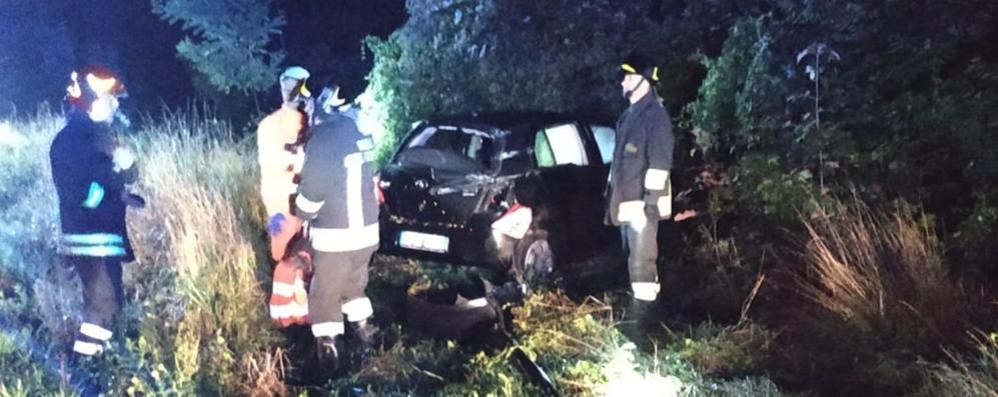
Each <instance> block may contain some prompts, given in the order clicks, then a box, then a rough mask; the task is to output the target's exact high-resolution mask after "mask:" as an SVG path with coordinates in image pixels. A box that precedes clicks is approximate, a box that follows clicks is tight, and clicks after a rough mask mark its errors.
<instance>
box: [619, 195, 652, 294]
mask: <svg viewBox="0 0 998 397" xmlns="http://www.w3.org/2000/svg"><path fill="white" fill-rule="evenodd" d="M645 217H646V219H647V220H648V221H647V222H645V223H644V226H643V227H641V228H640V229H638V228H635V227H634V226H635V225H634V223H625V224H623V225H621V226H620V234H621V238H622V239H623V241H622V242H623V246H624V255H627V269H628V273H629V274H630V276H631V282H632V283H657V282H658V270H657V267H656V264H655V260H656V259H658V240H657V239H658V218H657V209H655V207H652V206H647V207H645Z"/></svg>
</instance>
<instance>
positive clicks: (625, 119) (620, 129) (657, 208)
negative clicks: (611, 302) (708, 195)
mask: <svg viewBox="0 0 998 397" xmlns="http://www.w3.org/2000/svg"><path fill="white" fill-rule="evenodd" d="M621 72H622V79H621V83H620V85H621V88H622V91H623V96H624V98H625V99H627V100H628V101H629V102H630V106H629V107H628V108H627V110H626V111H624V113H623V114H622V115H621V116H620V120H619V121H618V122H617V136H616V146H615V148H614V153H613V163H612V165H611V169H610V181H609V186H608V192H609V200H608V203H609V208H608V211H607V212H608V213H607V215H608V220H609V221H610V222H611V223H612V224H613V225H616V226H620V227H621V233H622V236H623V240H624V241H623V242H624V245H625V247H626V251H627V252H628V258H627V264H628V270H629V272H630V278H631V288H632V290H633V293H634V300H635V302H636V303H638V304H639V306H641V304H642V303H645V302H652V301H654V300H655V299H656V298H657V297H658V293H659V289H660V286H659V279H658V270H657V268H656V265H655V261H656V259H657V257H658V245H657V243H656V237H657V234H658V223H659V221H660V220H662V219H666V218H668V217H669V216H670V215H671V214H672V188H671V186H670V179H669V171H670V170H671V168H672V150H673V142H674V138H673V135H672V121H671V120H670V119H669V114H668V113H667V112H666V111H665V108H664V107H663V106H662V104H661V102H660V100H659V98H658V96H657V95H656V94H655V91H654V86H655V84H656V82H657V81H658V68H657V67H655V66H654V65H653V64H652V63H651V62H650V61H649V60H648V58H646V57H644V56H642V55H640V54H634V55H632V56H631V57H629V58H628V59H627V62H626V63H624V64H623V65H621Z"/></svg>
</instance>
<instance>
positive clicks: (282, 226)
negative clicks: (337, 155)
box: [256, 66, 312, 327]
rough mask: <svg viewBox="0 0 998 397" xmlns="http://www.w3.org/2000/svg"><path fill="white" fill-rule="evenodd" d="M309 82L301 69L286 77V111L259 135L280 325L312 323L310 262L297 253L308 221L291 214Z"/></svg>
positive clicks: (274, 309) (274, 315)
mask: <svg viewBox="0 0 998 397" xmlns="http://www.w3.org/2000/svg"><path fill="white" fill-rule="evenodd" d="M308 78H309V73H308V71H307V70H305V68H302V67H300V66H292V67H289V68H287V69H285V70H284V72H283V73H281V76H280V77H279V78H278V84H279V85H280V91H281V102H282V103H281V107H280V108H279V109H277V110H276V111H274V112H273V113H271V114H270V115H268V116H267V117H266V118H264V119H263V120H262V121H261V122H260V125H259V127H258V128H257V132H256V138H257V154H258V160H259V164H260V195H261V198H262V201H263V206H264V209H265V211H266V215H267V225H268V234H269V236H270V251H271V257H272V258H273V259H274V260H275V261H276V262H277V265H276V267H275V269H274V279H273V285H272V286H273V289H272V294H271V298H270V316H271V319H272V320H273V321H274V323H275V324H277V325H278V326H280V327H286V326H289V325H293V324H307V323H308V317H307V316H308V299H307V295H306V292H305V289H304V280H305V278H306V277H307V274H308V266H307V263H308V258H307V255H303V253H302V252H300V251H301V250H298V249H295V247H296V246H297V245H298V244H299V240H300V237H301V236H300V231H301V226H302V221H301V220H300V219H298V218H297V217H295V216H294V215H292V213H291V203H292V202H293V200H294V194H295V192H296V191H297V189H298V184H297V174H298V173H299V172H300V171H301V167H302V164H303V163H304V158H305V152H304V148H303V146H304V140H305V135H306V132H307V128H308V119H309V117H308V114H307V113H308V112H309V111H310V109H311V96H312V94H311V93H310V92H309V91H308V88H307V86H306V82H307V80H308Z"/></svg>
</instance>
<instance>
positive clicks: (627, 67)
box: [620, 63, 638, 74]
mask: <svg viewBox="0 0 998 397" xmlns="http://www.w3.org/2000/svg"><path fill="white" fill-rule="evenodd" d="M620 68H621V69H624V71H625V72H627V73H634V74H638V70H637V69H635V68H634V66H631V65H628V64H626V63H625V64H623V65H620Z"/></svg>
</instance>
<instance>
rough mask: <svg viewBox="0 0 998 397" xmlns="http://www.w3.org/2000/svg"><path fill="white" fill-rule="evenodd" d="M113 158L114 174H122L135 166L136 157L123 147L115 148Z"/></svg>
mask: <svg viewBox="0 0 998 397" xmlns="http://www.w3.org/2000/svg"><path fill="white" fill-rule="evenodd" d="M111 158H112V161H114V172H121V171H124V170H127V169H129V168H132V166H133V165H135V155H134V154H132V152H131V151H130V150H128V149H125V148H123V147H118V148H115V149H114V152H112V153H111Z"/></svg>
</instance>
